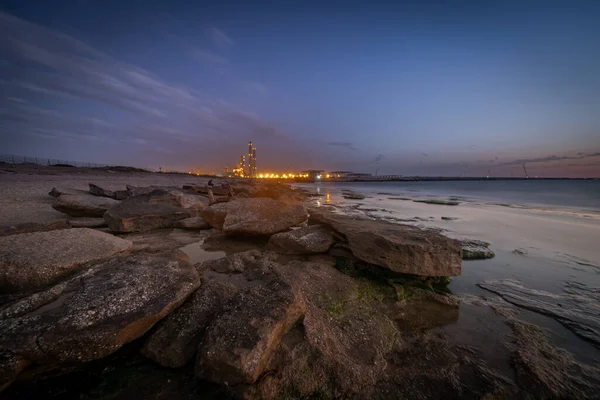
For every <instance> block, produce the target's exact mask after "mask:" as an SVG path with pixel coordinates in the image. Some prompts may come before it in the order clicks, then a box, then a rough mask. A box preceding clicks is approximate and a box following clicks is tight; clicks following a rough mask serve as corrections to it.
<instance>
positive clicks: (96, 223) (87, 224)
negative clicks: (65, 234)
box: [69, 217, 106, 228]
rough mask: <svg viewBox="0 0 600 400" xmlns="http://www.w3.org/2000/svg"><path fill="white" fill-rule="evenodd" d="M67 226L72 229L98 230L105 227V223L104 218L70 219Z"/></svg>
mask: <svg viewBox="0 0 600 400" xmlns="http://www.w3.org/2000/svg"><path fill="white" fill-rule="evenodd" d="M69 224H70V225H71V226H72V227H73V228H100V227H103V226H106V221H105V220H104V218H90V217H81V218H70V219H69Z"/></svg>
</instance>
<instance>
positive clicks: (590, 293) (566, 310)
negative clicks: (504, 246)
mask: <svg viewBox="0 0 600 400" xmlns="http://www.w3.org/2000/svg"><path fill="white" fill-rule="evenodd" d="M477 286H479V287H481V288H483V289H485V290H489V291H490V292H494V293H496V294H498V295H500V297H502V298H503V299H504V300H506V301H508V302H509V303H512V304H514V305H516V306H518V307H521V308H525V309H527V310H530V311H533V312H537V313H540V314H544V315H547V316H549V317H551V318H554V319H556V320H557V321H558V322H560V323H561V324H563V325H564V326H565V327H566V328H567V329H570V330H571V331H573V332H574V333H575V334H576V335H578V336H580V337H582V338H583V339H586V340H588V341H590V342H591V343H592V344H594V345H595V346H596V347H598V348H600V309H599V308H598V304H600V288H598V287H590V286H586V285H584V284H582V283H579V282H570V281H567V282H565V286H564V288H563V292H564V293H560V294H556V293H550V292H546V291H543V290H534V289H531V288H527V287H524V286H523V284H522V283H521V282H518V281H515V280H512V279H504V280H489V281H484V282H481V283H478V284H477Z"/></svg>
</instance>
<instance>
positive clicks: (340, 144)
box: [327, 142, 356, 150]
mask: <svg viewBox="0 0 600 400" xmlns="http://www.w3.org/2000/svg"><path fill="white" fill-rule="evenodd" d="M327 145H328V146H334V147H345V148H346V149H350V150H356V147H354V144H353V143H352V142H327Z"/></svg>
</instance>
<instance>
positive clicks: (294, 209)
mask: <svg viewBox="0 0 600 400" xmlns="http://www.w3.org/2000/svg"><path fill="white" fill-rule="evenodd" d="M202 216H203V217H204V219H205V220H206V222H208V223H209V224H210V225H211V226H212V227H214V228H218V229H222V230H223V231H224V232H225V233H227V234H231V235H272V234H274V233H277V232H282V231H285V230H287V229H289V228H290V227H292V226H296V225H299V224H301V223H303V222H304V221H306V219H307V218H308V214H307V212H306V209H305V208H304V206H302V205H300V204H286V203H283V202H281V201H277V200H273V199H270V198H250V199H238V200H234V201H230V202H228V203H220V204H215V205H213V206H210V207H207V208H206V209H205V210H204V211H203V213H202Z"/></svg>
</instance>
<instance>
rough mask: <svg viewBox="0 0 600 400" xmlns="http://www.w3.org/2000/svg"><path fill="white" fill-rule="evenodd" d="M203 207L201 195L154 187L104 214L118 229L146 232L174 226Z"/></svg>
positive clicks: (118, 230) (110, 225)
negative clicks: (150, 190)
mask: <svg viewBox="0 0 600 400" xmlns="http://www.w3.org/2000/svg"><path fill="white" fill-rule="evenodd" d="M204 206H205V199H204V198H203V197H202V196H198V195H196V194H190V193H183V192H181V191H176V190H165V189H155V190H153V191H152V192H150V193H148V194H144V195H139V196H132V197H129V198H127V199H125V200H123V202H122V203H121V204H119V205H118V206H115V207H113V208H111V209H110V210H108V211H107V212H106V213H105V214H104V220H105V221H106V223H107V224H108V226H109V228H110V229H111V230H112V231H115V232H145V231H150V230H154V229H160V228H173V227H174V225H175V222H177V221H179V220H183V219H186V218H190V217H196V216H198V213H199V212H200V210H201V209H202V208H204Z"/></svg>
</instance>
